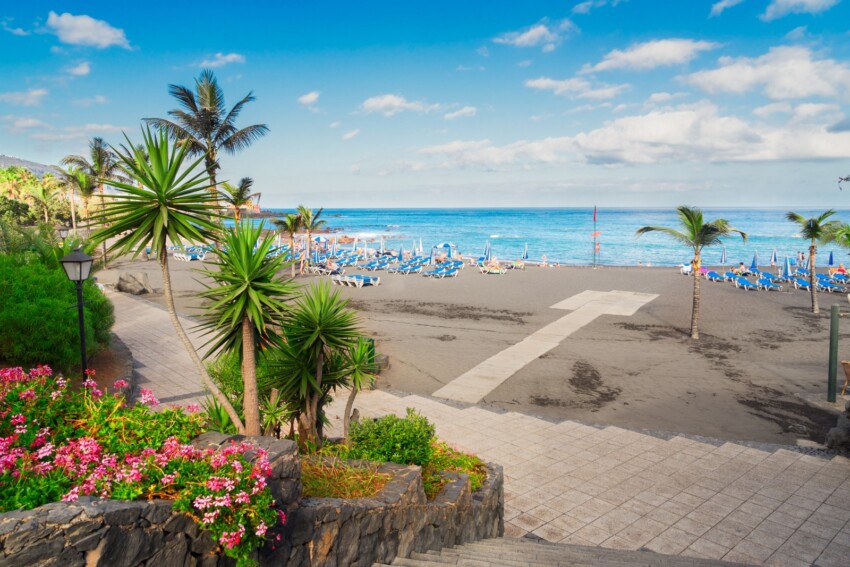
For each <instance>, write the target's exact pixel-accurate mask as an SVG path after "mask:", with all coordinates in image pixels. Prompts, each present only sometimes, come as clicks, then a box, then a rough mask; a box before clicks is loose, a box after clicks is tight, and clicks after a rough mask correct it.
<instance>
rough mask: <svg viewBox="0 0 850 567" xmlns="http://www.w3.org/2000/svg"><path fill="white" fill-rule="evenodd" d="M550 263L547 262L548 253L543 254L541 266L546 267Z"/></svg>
mask: <svg viewBox="0 0 850 567" xmlns="http://www.w3.org/2000/svg"><path fill="white" fill-rule="evenodd" d="M548 265H549V264H548V263H547V262H546V254H543V256H542V257H541V258H540V266H541V267H545V266H548Z"/></svg>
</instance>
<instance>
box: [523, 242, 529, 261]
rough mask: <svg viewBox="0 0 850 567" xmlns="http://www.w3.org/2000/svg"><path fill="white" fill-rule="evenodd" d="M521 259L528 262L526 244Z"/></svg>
mask: <svg viewBox="0 0 850 567" xmlns="http://www.w3.org/2000/svg"><path fill="white" fill-rule="evenodd" d="M522 259H523V260H528V242H526V243H525V248H523V249H522Z"/></svg>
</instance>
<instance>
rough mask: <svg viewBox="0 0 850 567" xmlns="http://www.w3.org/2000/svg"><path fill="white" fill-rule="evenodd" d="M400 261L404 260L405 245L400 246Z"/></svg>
mask: <svg viewBox="0 0 850 567" xmlns="http://www.w3.org/2000/svg"><path fill="white" fill-rule="evenodd" d="M398 259H399V261H402V260H404V244H399V245H398Z"/></svg>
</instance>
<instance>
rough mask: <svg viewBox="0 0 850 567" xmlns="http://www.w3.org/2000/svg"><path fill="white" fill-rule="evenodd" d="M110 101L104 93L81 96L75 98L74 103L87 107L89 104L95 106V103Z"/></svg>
mask: <svg viewBox="0 0 850 567" xmlns="http://www.w3.org/2000/svg"><path fill="white" fill-rule="evenodd" d="M108 102H109V99H108V98H106V97H105V96H103V95H94V96H92V97H86V98H80V99H77V100H75V101H74V102H73V103H72V104H74V105H75V106H82V107H83V108H87V107H89V106H93V105H95V104H106V103H108Z"/></svg>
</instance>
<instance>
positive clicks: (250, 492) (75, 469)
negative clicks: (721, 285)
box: [0, 366, 285, 565]
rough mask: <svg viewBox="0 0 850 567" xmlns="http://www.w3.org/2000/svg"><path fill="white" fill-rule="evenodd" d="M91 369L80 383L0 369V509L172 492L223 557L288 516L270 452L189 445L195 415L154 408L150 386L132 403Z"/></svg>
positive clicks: (255, 541) (242, 555) (237, 553)
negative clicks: (271, 479) (273, 479)
mask: <svg viewBox="0 0 850 567" xmlns="http://www.w3.org/2000/svg"><path fill="white" fill-rule="evenodd" d="M93 374H94V373H93V371H92V372H90V373H89V376H87V377H86V380H85V381H84V382H83V388H82V389H81V390H76V389H73V388H70V387H69V386H68V383H67V381H66V380H65V379H63V378H62V377H54V376H53V373H52V371H51V369H50V368H48V367H46V366H39V367H38V368H34V369H32V370H30V371H29V372H28V373H26V372H24V371H23V370H22V369H21V368H5V369H0V511H8V510H14V509H17V508H27V509H28V508H34V507H36V506H40V505H42V504H46V503H48V502H54V501H57V500H65V501H74V500H76V499H77V498H79V497H80V496H82V495H94V496H100V497H104V498H106V497H111V498H120V499H126V500H132V499H138V498H168V499H173V500H174V510H176V511H180V512H184V513H186V514H188V515H189V516H191V517H192V518H194V519H195V520H196V521H197V522H198V523H199V524H200V526H201V527H202V528H204V529H206V530H209V531H210V532H211V533H212V535H213V537H214V538H215V539H216V540H217V541H218V542H219V544H220V545H221V547H222V549H223V551H224V552H225V554H227V555H229V556H231V557H233V558H235V559H237V561H238V563H239V564H241V565H245V564H250V563H251V562H252V559H251V554H252V553H253V551H254V550H255V549H256V548H257V547H259V546H260V545H262V544H263V542H264V541H265V539H266V534H267V532H268V530H270V529H271V528H273V527H274V526H276V525H277V524H278V523H279V522H281V523H282V522H283V521H284V520H285V516H283V514H282V513H280V515H278V512H277V511H276V510H275V509H274V508H273V507H272V506H273V501H274V499H273V497H272V495H271V492H270V491H269V489H268V488H267V486H266V477H267V476H268V475H269V473H270V472H271V471H270V466H269V461H268V457H267V454H266V452H265V451H264V450H262V449H255V448H254V447H253V445H251V444H250V443H241V444H235V443H233V444H231V445H230V446H228V447H225V448H224V449H222V450H220V451H219V452H215V451H213V450H212V449H207V450H203V451H202V450H199V449H196V448H195V447H193V446H192V445H189V444H187V442H188V441H189V440H190V439H191V438H193V437H195V436H196V435H198V433H200V432H201V430H202V418H201V416H200V415H199V414H197V413H188V414H187V413H186V412H184V411H183V408H179V407H173V408H168V409H164V410H162V411H159V412H154V411H152V410H151V409H150V407H149V406H153V405H157V404H158V403H159V402H158V400H157V399H156V398H155V397H154V395H153V393H152V392H150V391H143V392H142V397H141V398H142V403H139V404H136V405H135V406H134V407H132V408H128V407H126V405H125V400H124V395H123V393H122V390H123V389H125V388H126V387H127V383H126V382H123V381H118V382H116V383H115V387H116V390H117V391H116V392H115V393H114V394H113V395H105V394H104V393H103V392H102V391H101V390H99V389H98V387H97V384H96V383H95V381H94V380H93V379H92V378H91V376H92V375H93ZM249 451H250V454H248V452H249ZM249 457H250V458H249Z"/></svg>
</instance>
